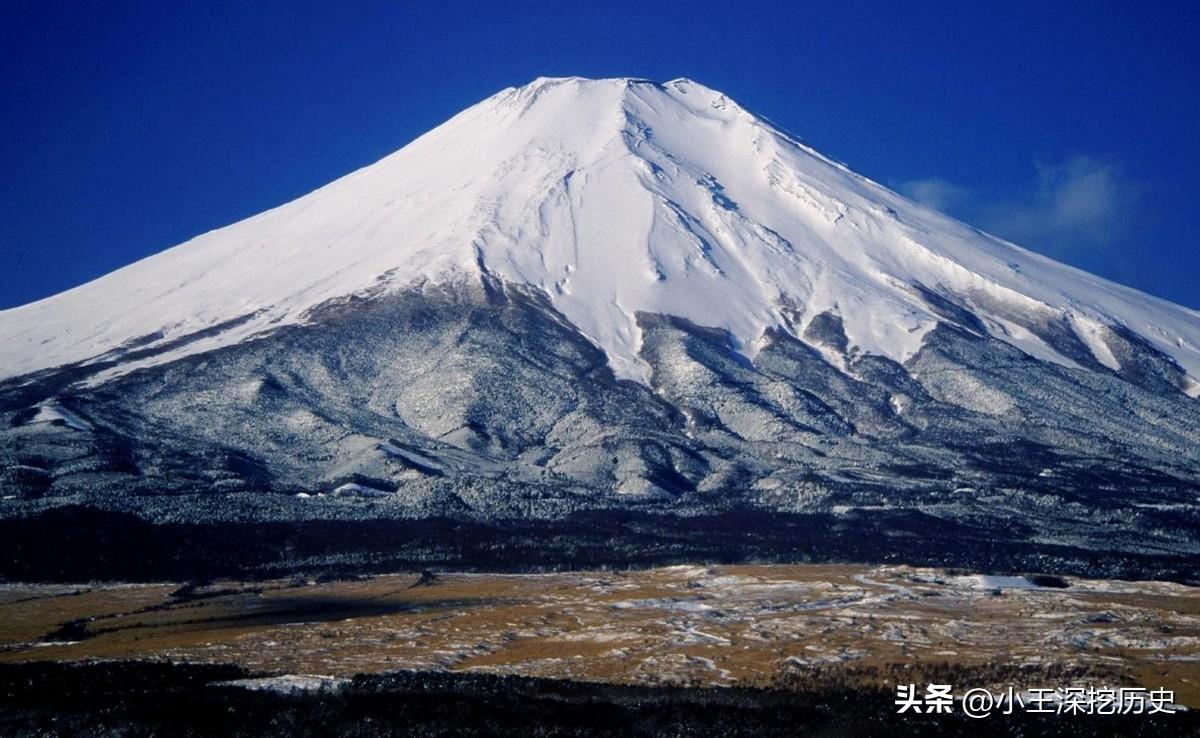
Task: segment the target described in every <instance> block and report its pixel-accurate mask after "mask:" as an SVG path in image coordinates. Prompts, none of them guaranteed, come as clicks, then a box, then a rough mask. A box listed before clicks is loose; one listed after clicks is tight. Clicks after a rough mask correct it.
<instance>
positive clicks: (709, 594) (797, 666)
mask: <svg viewBox="0 0 1200 738" xmlns="http://www.w3.org/2000/svg"><path fill="white" fill-rule="evenodd" d="M1069 583H1070V587H1068V588H1065V589H1036V590H1025V589H1004V590H1003V591H1001V592H999V593H998V594H997V593H996V592H995V591H993V590H992V589H991V588H989V587H986V586H980V583H979V582H978V581H975V580H972V579H970V578H966V577H956V576H954V575H952V574H951V573H948V572H944V571H937V570H931V569H913V568H907V567H866V566H722V567H712V568H705V567H668V568H660V569H652V570H646V571H632V572H577V573H559V574H527V575H500V574H442V575H439V576H437V577H434V578H432V579H430V578H429V577H425V578H421V577H419V576H418V575H415V574H397V575H385V576H374V577H369V578H363V579H356V580H352V581H334V582H321V583H318V582H314V581H304V580H279V581H271V582H258V583H254V584H244V583H239V582H232V581H224V582H215V583H212V584H208V585H205V586H202V587H183V588H179V586H178V585H173V584H172V585H166V584H157V585H120V586H110V585H97V586H70V587H68V586H51V585H16V584H13V585H6V586H4V587H0V662H24V661H34V660H59V661H71V660H87V659H129V658H133V659H146V660H172V661H186V662H199V663H231V664H237V665H241V666H244V667H247V668H249V669H252V670H254V671H261V672H269V673H299V674H326V675H352V674H358V673H374V672H382V671H389V670H394V669H430V670H450V671H482V672H491V673H502V674H519V675H527V676H543V677H554V678H568V679H577V680H587V681H605V682H616V683H631V684H661V683H668V684H705V685H735V684H737V685H752V686H767V685H770V686H784V687H789V688H796V689H801V688H805V686H806V685H811V684H813V683H816V682H817V681H820V682H821V683H826V684H827V683H830V682H831V681H833V682H839V681H844V682H846V683H848V684H860V685H861V684H869V685H874V686H884V687H886V686H888V685H890V684H895V683H896V682H897V681H905V682H907V681H911V682H917V683H919V682H921V681H923V680H930V679H932V678H933V676H934V675H938V674H941V675H942V677H941V678H952V679H954V680H955V682H956V683H957V684H958V685H959V686H960V687H962V686H975V685H980V686H982V685H988V686H997V687H1007V686H1010V685H1012V686H1016V687H1019V688H1028V687H1035V686H1050V687H1057V686H1067V685H1068V684H1070V683H1079V684H1093V685H1097V686H1100V685H1103V684H1108V685H1115V684H1118V683H1120V684H1126V685H1134V684H1136V685H1140V686H1145V687H1152V688H1157V687H1160V686H1161V687H1166V688H1168V689H1173V690H1175V692H1176V696H1177V700H1178V701H1179V702H1181V703H1183V704H1190V705H1193V706H1200V591H1198V590H1196V589H1194V588H1189V587H1186V586H1182V585H1177V584H1169V583H1160V582H1103V581H1090V580H1080V579H1072V580H1070V581H1069Z"/></svg>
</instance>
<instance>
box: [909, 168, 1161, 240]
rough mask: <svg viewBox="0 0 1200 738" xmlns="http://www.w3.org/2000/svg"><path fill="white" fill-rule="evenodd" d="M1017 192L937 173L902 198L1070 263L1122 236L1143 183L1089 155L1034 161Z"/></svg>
mask: <svg viewBox="0 0 1200 738" xmlns="http://www.w3.org/2000/svg"><path fill="white" fill-rule="evenodd" d="M1034 170H1035V171H1034V176H1033V178H1032V179H1031V181H1030V182H1029V183H1028V184H1027V185H1026V186H1025V187H1024V188H1023V189H1022V190H1021V191H1018V192H1016V193H1010V194H1009V195H1007V196H1002V197H996V198H989V197H987V196H986V195H985V194H983V193H982V192H981V191H979V190H974V189H971V188H968V187H965V186H963V185H959V184H956V183H953V182H949V181H946V180H943V179H938V178H929V179H919V180H912V181H909V182H904V183H901V184H900V185H899V189H900V191H901V192H902V193H904V194H905V195H906V196H908V197H910V198H912V199H914V200H916V201H918V202H920V203H923V204H925V205H928V206H930V207H932V208H935V209H937V210H942V211H943V212H946V213H949V214H950V215H953V216H955V217H957V218H960V219H962V220H965V221H967V222H970V223H973V224H975V225H977V226H979V227H980V228H983V229H984V230H986V231H990V232H992V233H995V234H996V235H998V236H1001V237H1003V238H1006V239H1008V240H1010V241H1013V242H1015V243H1018V244H1021V245H1022V246H1028V247H1029V248H1032V249H1036V250H1038V251H1042V252H1043V253H1047V254H1050V255H1052V256H1056V257H1059V258H1065V259H1068V260H1072V261H1093V260H1094V259H1096V258H1097V257H1101V256H1102V254H1101V252H1104V251H1106V250H1108V249H1110V248H1111V247H1113V246H1114V245H1116V244H1117V243H1119V242H1120V241H1121V240H1122V239H1123V238H1124V237H1125V236H1127V235H1128V234H1129V233H1130V232H1131V230H1132V229H1133V227H1134V225H1135V224H1136V220H1137V218H1138V213H1139V211H1140V209H1141V207H1142V204H1143V203H1142V199H1143V195H1144V192H1145V188H1144V187H1142V186H1141V185H1140V184H1139V183H1137V182H1135V181H1134V180H1132V179H1131V178H1129V177H1128V176H1127V175H1126V174H1125V172H1124V170H1123V169H1122V168H1121V167H1120V166H1119V165H1118V164H1117V163H1116V162H1113V161H1110V160H1106V159H1103V158H1099V157H1094V156H1084V155H1079V156H1073V157H1071V158H1069V159H1066V160H1065V161H1061V162H1052V163H1051V162H1035V164H1034Z"/></svg>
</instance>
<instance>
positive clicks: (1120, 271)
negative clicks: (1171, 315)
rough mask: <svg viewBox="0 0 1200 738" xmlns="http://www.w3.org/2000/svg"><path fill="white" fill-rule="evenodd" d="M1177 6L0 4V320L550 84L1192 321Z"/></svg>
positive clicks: (1190, 146)
mask: <svg viewBox="0 0 1200 738" xmlns="http://www.w3.org/2000/svg"><path fill="white" fill-rule="evenodd" d="M985 5H991V6H992V7H985ZM185 6H186V7H185ZM1197 7H1198V4H1196V3H1188V2H1178V3H1154V2H1139V3H1132V2H1127V1H1126V2H1108V3H1106V2H1093V3H1080V2H1064V3H1051V2H1031V3H1020V2H1016V3H1014V2H1005V3H992V4H984V3H976V2H966V1H965V0H964V1H963V2H956V3H938V2H921V3H904V2H882V1H874V2H847V1H845V0H841V1H839V2H826V3H803V2H797V3H753V2H739V3H702V2H680V3H657V2H648V1H645V0H639V1H638V2H628V3H618V2H600V1H599V0H597V1H596V2H589V3H574V2H554V3H551V2H524V3H472V2H464V3H454V2H400V3H369V2H347V3H330V2H322V3H315V2H314V3H304V2H296V1H294V0H293V1H289V2H253V3H248V2H238V3H229V4H224V3H198V2H197V3H174V2H158V1H157V0H156V1H155V2H146V3H125V2H105V3H99V2H95V3H87V2H74V3H69V4H62V5H57V4H56V3H53V2H25V3H15V2H9V3H6V4H5V6H4V9H3V13H0V174H2V175H3V176H0V308H5V307H11V306H14V305H18V304H22V303H25V302H28V301H31V300H34V299H37V298H40V297H43V296H46V295H49V294H52V293H54V292H58V291H60V290H63V289H66V288H68V287H71V286H74V285H77V284H80V283H82V282H84V281H87V280H89V279H93V278H95V277H97V276H100V275H101V274H104V273H105V272H108V271H110V270H112V269H114V268H117V267H119V266H121V265H124V264H127V263H129V262H132V261H134V260H136V259H138V258H141V257H143V256H146V255H148V254H151V253H153V252H155V251H159V250H161V249H163V248H166V247H168V246H171V245H174V244H176V243H179V242H181V241H184V240H186V239H187V238H189V237H191V236H194V235H196V234H198V233H200V232H203V231H206V230H209V229H212V228H215V227H219V226H222V225H225V224H228V223H230V222H233V221H235V220H238V219H240V218H243V217H245V216H248V215H252V214H254V213H256V212H259V211H261V210H263V209H266V208H268V207H272V206H275V205H278V204H280V203H282V202H285V201H287V200H289V199H291V198H294V197H296V196H298V195H301V194H303V193H305V192H307V191H309V190H311V189H314V188H315V187H318V186H320V185H322V184H324V183H326V182H328V181H330V180H332V179H334V178H336V177H338V176H340V175H342V174H345V173H347V172H349V171H351V170H353V169H356V168H358V167H360V166H362V165H365V164H368V163H370V162H372V161H374V160H376V159H378V158H380V157H381V156H383V155H385V154H387V153H389V152H391V151H393V150H395V149H397V148H399V147H400V146H402V145H404V144H405V143H407V142H408V141H410V140H411V139H412V138H414V137H416V136H417V135H419V134H420V133H422V132H424V131H425V130H427V129H429V128H431V127H432V126H434V125H436V124H438V123H439V122H441V121H442V120H444V119H446V118H448V117H449V116H451V115H452V114H454V113H455V112H457V111H458V110H460V109H462V108H464V107H466V106H468V105H470V104H472V103H474V102H477V101H478V100H480V99H482V98H484V97H486V96H487V95H489V94H491V93H492V92H495V91H496V90H498V89H500V88H502V87H506V86H509V85H514V84H522V83H524V82H527V81H529V80H530V79H532V78H534V77H537V76H541V75H546V76H560V75H572V74H578V75H584V76H639V77H649V78H651V79H658V80H668V79H671V78H674V77H680V76H686V77H691V78H694V79H696V80H698V81H700V82H702V83H704V84H707V85H709V86H710V87H715V88H717V89H720V90H722V91H724V92H726V93H727V94H729V95H730V96H731V97H733V98H734V99H736V100H738V101H739V102H740V103H742V104H743V105H745V106H746V107H748V108H750V109H751V110H753V111H755V112H757V113H759V114H761V115H765V116H767V117H768V118H771V119H772V120H773V121H775V122H776V123H777V124H779V125H781V126H782V127H784V128H786V129H788V130H790V131H792V132H794V133H796V134H798V135H799V136H801V137H803V138H805V139H806V140H807V141H809V142H810V143H811V144H813V145H814V146H816V147H817V148H818V149H820V150H822V151H823V152H825V153H826V154H828V155H830V156H832V157H834V158H837V159H840V160H842V161H845V162H846V163H848V164H849V165H850V166H852V167H854V168H855V169H857V170H858V171H860V172H863V173H864V174H866V175H868V176H870V177H872V178H874V179H876V180H878V181H881V182H883V183H885V184H888V185H890V186H892V187H894V188H897V189H900V190H902V191H904V192H906V193H908V194H910V195H911V196H914V197H917V198H919V199H923V200H925V201H928V202H931V203H935V204H938V205H939V206H941V207H942V208H943V209H945V210H947V211H948V212H950V213H951V214H953V215H956V216H958V217H960V218H963V219H964V220H967V221H969V222H972V223H975V224H977V225H980V226H982V227H985V228H987V229H989V230H993V231H995V232H998V233H1000V234H1001V235H1005V236H1008V237H1010V238H1012V239H1013V240H1016V241H1018V242H1020V243H1022V244H1024V245H1026V246H1029V247H1031V248H1034V249H1038V250H1041V251H1044V252H1046V253H1049V254H1051V255H1054V256H1056V257H1058V258H1060V259H1063V260H1065V261H1067V262H1069V263H1073V264H1076V265H1078V266H1082V267H1084V268H1087V269H1090V270H1092V271H1095V272H1098V273H1100V274H1102V275H1104V276H1106V277H1109V278H1111V279H1115V280H1117V281H1120V282H1123V283H1126V284H1130V285H1133V286H1135V287H1138V288H1141V289H1144V290H1147V291H1149V292H1153V293H1155V294H1158V295H1161V296H1164V297H1167V298H1170V299H1172V300H1175V301H1178V302H1182V303H1184V304H1186V305H1189V306H1191V307H1200V248H1198V247H1200V227H1198V225H1197V223H1198V220H1200V208H1198V206H1197V203H1196V201H1195V197H1196V194H1197V193H1200V147H1198V142H1197V139H1198V138H1200V137H1198V135H1197V131H1198V130H1200V121H1198V117H1200V116H1198V113H1200V52H1198V51H1197V49H1200V43H1197V41H1196V39H1197V38H1198V37H1200V28H1198V23H1197V21H1198V20H1200V11H1198V10H1197V9H1196V8H1197Z"/></svg>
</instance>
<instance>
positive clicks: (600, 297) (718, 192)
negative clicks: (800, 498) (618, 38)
mask: <svg viewBox="0 0 1200 738" xmlns="http://www.w3.org/2000/svg"><path fill="white" fill-rule="evenodd" d="M481 273H482V274H487V275H491V276H494V277H496V278H498V279H502V280H505V281H508V282H511V283H516V284H524V285H528V286H530V287H533V288H535V289H537V290H539V291H540V292H543V293H544V294H545V295H546V296H547V297H548V299H549V300H550V302H551V304H552V305H553V306H554V308H555V309H556V310H557V311H559V312H560V313H561V314H562V315H563V316H564V317H565V318H566V319H567V320H569V321H570V322H571V323H572V324H573V325H574V326H576V327H577V328H578V329H579V330H580V331H581V332H582V333H583V335H585V336H586V337H588V338H589V339H590V340H591V341H593V342H594V343H595V344H597V345H598V346H599V347H600V348H602V349H603V350H604V352H605V354H606V355H607V357H608V361H609V363H610V365H611V366H612V368H613V369H614V370H615V372H616V374H617V375H618V376H620V377H625V378H630V379H636V380H638V381H640V382H643V383H646V382H648V381H649V371H650V368H649V366H648V364H647V363H646V361H645V359H644V358H643V357H641V356H640V355H639V352H640V350H641V347H642V330H641V329H640V328H639V326H638V320H637V315H638V313H656V314H665V315H673V316H677V317H680V318H684V319H687V320H689V321H691V322H693V323H695V324H697V325H702V326H708V327H713V328H718V329H721V330H724V331H726V332H727V334H728V337H729V341H730V344H731V348H732V349H733V350H735V351H736V352H738V353H739V354H740V355H742V356H743V357H745V358H746V359H749V360H752V359H753V358H754V356H755V354H756V353H757V351H758V348H759V345H760V342H761V340H762V338H763V336H764V333H765V331H767V330H768V329H779V330H783V331H786V332H788V333H790V334H792V335H794V336H796V337H797V338H800V339H802V340H804V336H805V333H806V331H810V330H812V331H817V330H819V329H821V327H822V326H824V325H825V324H826V323H828V322H829V321H830V320H836V321H838V322H839V323H840V325H841V330H842V331H843V332H844V336H845V341H846V344H847V347H848V348H849V349H850V350H851V351H854V352H858V353H863V354H874V355H879V356H884V357H887V358H890V359H893V360H895V361H900V362H903V361H905V360H907V359H908V358H910V357H911V356H912V355H913V354H914V353H915V352H916V351H917V350H918V349H919V348H920V347H921V345H922V341H923V339H924V337H925V335H926V334H927V333H928V332H929V331H930V330H931V329H932V328H933V327H934V326H935V325H937V324H938V322H939V321H944V320H946V319H947V313H946V310H947V307H946V303H947V302H952V303H954V304H955V305H956V306H958V307H961V308H962V309H964V310H966V311H968V312H970V313H971V314H972V315H973V316H974V317H976V318H977V319H978V320H977V324H976V323H975V322H974V321H973V324H972V328H975V329H977V330H979V331H981V332H984V333H986V334H987V335H990V336H994V337H996V338H999V339H1001V340H1003V341H1005V342H1008V343H1010V344H1013V345H1015V346H1017V347H1018V348H1020V349H1021V350H1022V351H1024V352H1026V353H1028V354H1029V355H1031V356H1034V357H1037V358H1039V359H1044V360H1048V361H1052V362H1055V363H1058V364H1061V365H1064V366H1088V365H1094V364H1099V365H1102V366H1104V367H1107V368H1109V369H1112V370H1115V371H1118V372H1120V371H1121V370H1122V367H1121V364H1120V360H1119V358H1118V354H1119V353H1120V351H1121V349H1120V348H1119V346H1114V345H1112V344H1114V343H1116V344H1120V343H1121V342H1122V340H1123V339H1121V338H1120V337H1119V336H1117V335H1116V334H1114V333H1113V331H1114V329H1115V330H1117V331H1121V332H1125V331H1128V332H1131V333H1133V334H1136V335H1137V336H1139V337H1140V338H1141V339H1144V340H1145V341H1146V342H1147V343H1148V345H1150V346H1152V347H1153V348H1154V349H1156V350H1157V351H1160V352H1162V353H1163V354H1165V355H1166V356H1169V357H1171V359H1172V360H1173V361H1174V362H1176V363H1177V364H1178V365H1179V367H1180V369H1181V370H1182V371H1181V372H1180V374H1179V377H1178V378H1177V379H1178V382H1179V383H1180V387H1181V388H1182V389H1185V390H1187V391H1188V392H1189V393H1192V394H1195V393H1196V392H1197V391H1198V390H1200V384H1197V383H1196V382H1195V379H1194V378H1195V377H1198V376H1200V316H1198V314H1197V313H1196V312H1194V311H1190V310H1187V309H1184V308H1181V307H1178V306H1175V305H1172V304H1169V303H1167V302H1165V301H1162V300H1158V299H1155V298H1153V297H1150V296H1148V295H1145V294H1142V293H1139V292H1136V291H1134V290H1131V289H1127V288H1124V287H1120V286H1118V285H1115V284H1112V283H1110V282H1107V281H1105V280H1102V279H1099V278H1096V277H1094V276H1091V275H1088V274H1085V273H1083V272H1080V271H1078V270H1075V269H1071V268H1068V267H1065V266H1063V265H1060V264H1057V263H1055V262H1053V261H1051V260H1049V259H1046V258H1045V257H1041V256H1038V255H1036V254H1033V253H1030V252H1028V251H1025V250H1022V249H1020V248H1017V247H1015V246H1013V245H1011V244H1008V243H1006V242H1003V241H1000V240H998V239H995V238H992V237H990V236H988V235H985V234H982V233H980V232H979V231H977V230H974V229H972V228H970V227H967V226H965V225H963V224H961V223H958V222H956V221H954V220H951V219H949V218H946V217H944V216H942V215H939V214H937V213H935V212H932V211H930V210H928V209H926V208H923V207H921V206H918V205H916V204H914V203H912V202H910V201H908V200H906V199H904V198H903V197H900V196H899V195H897V194H895V193H893V192H891V191H889V190H887V189H885V188H883V187H881V186H879V185H877V184H875V183H874V182H871V181H870V180H868V179H866V178H864V177H862V176H860V175H857V174H855V173H853V172H851V171H849V170H848V169H847V168H845V167H844V166H842V165H840V164H837V163H836V162H833V161H831V160H829V159H827V158H825V157H823V156H821V155H820V154H818V153H817V152H815V151H813V150H812V149H810V148H808V147H806V146H804V145H803V144H801V143H799V142H798V141H797V140H796V139H794V138H792V137H790V136H789V135H787V134H786V133H783V132H782V131H780V130H778V129H776V128H775V127H773V126H772V125H770V124H769V123H767V122H765V121H763V120H762V119H760V118H757V117H755V116H754V115H752V114H750V113H748V112H747V111H746V110H744V109H743V108H741V107H740V106H738V105H737V104H736V103H735V102H733V101H732V100H730V99H729V98H728V97H726V96H725V95H723V94H721V93H720V92H717V91H715V90H711V89H709V88H707V87H704V86H703V85H700V84H698V83H696V82H692V81H690V80H686V79H678V80H674V81H672V82H668V83H666V84H656V83H653V82H648V81H645V80H636V79H605V80H588V79H580V78H566V79H539V80H536V81H534V82H532V83H530V84H528V85H526V86H524V87H519V88H510V89H506V90H503V91H501V92H499V93H497V94H496V95H493V96H492V97H490V98H488V99H486V100H484V101H483V102H481V103H479V104H477V105H475V106H473V107H471V108H468V109H467V110H465V111H463V112H462V113H460V114H459V115H457V116H455V117H454V118H452V119H450V120H449V121H447V122H446V123H444V124H443V125H441V126H439V127H437V128H435V129H434V130H432V131H430V132H429V133H428V134H426V135H424V136H422V137H421V138H419V139H417V140H416V141H414V142H412V143H411V144H409V145H408V146H406V147H404V148H403V149H401V150H400V151H398V152H396V153H395V154H392V155H391V156H389V157H387V158H385V159H383V160H381V161H380V162H378V163H376V164H374V165H371V166H369V167H366V168H364V169H362V170H359V171H357V172H354V173H353V174H350V175H348V176H346V177H343V178H342V179H340V180H338V181H336V182H334V183H332V184H330V185H328V186H326V187H323V188H321V189H319V190H317V191H316V192H313V193H311V194H309V195H307V196H305V197H302V198H300V199H298V200H296V201H294V202H291V203H288V204H286V205H283V206H281V207H279V208H276V209H274V210H271V211H268V212H265V213H263V214H261V215H258V216H255V217H252V218H249V219H247V220H245V221H242V222H240V223H237V224H235V225H232V226H229V227H227V228H223V229H220V230H217V231H213V232H211V233H207V234H204V235H202V236H199V237H197V238H195V239H193V240H191V241H189V242H187V243H185V244H182V245H180V246H178V247H175V248H173V249H170V250H168V251H165V252H163V253H161V254H158V255H156V256H153V257H151V258H148V259H145V260H143V261H140V262H138V263H136V264H134V265H131V266H129V267H126V268H124V269H122V270H119V271H117V272H115V273H113V274H110V275H108V276H106V277H103V278H101V279H98V280H96V281H94V282H92V283H90V284H87V285H84V286H82V287H79V288H77V289H74V290H71V291H69V292H66V293H63V294H61V295H58V296H55V297H52V298H49V299H46V300H42V301H40V302H37V303H34V304H32V305H27V306H24V307H21V308H17V309H14V310H7V311H3V312H0V347H2V348H0V378H3V377H12V376H16V375H21V374H27V373H29V372H33V371H38V370H42V369H46V368H50V367H54V366H61V365H64V364H72V363H77V362H88V361H96V360H97V358H98V357H101V356H104V355H105V354H106V353H107V352H111V351H114V350H119V349H121V348H123V347H128V346H131V345H137V346H138V347H139V349H141V350H142V351H143V352H145V351H147V350H150V351H153V358H146V359H142V360H137V361H128V362H123V363H121V364H120V365H119V366H116V367H114V368H113V369H111V370H110V371H109V372H108V373H107V374H104V375H101V378H103V377H106V376H112V375H114V374H116V373H121V372H124V371H128V370H130V369H133V368H136V367H140V366H146V365H151V364H156V363H161V362H163V361H169V360H172V359H175V358H178V357H180V356H183V355H186V354H189V353H193V352H196V351H205V350H211V349H213V348H216V347H219V346H224V345H228V344H231V343H235V342H238V341H241V340H244V339H246V338H248V337H251V336H255V335H258V334H261V333H263V332H264V331H270V330H275V329H277V328H278V327H279V326H281V325H288V324H293V323H302V322H305V321H306V320H307V317H306V316H308V314H309V313H310V311H312V310H313V309H314V308H316V307H317V306H319V305H322V304H324V303H326V302H328V301H330V300H334V299H344V298H347V297H349V296H353V295H363V294H379V293H380V292H387V291H389V290H397V289H405V288H409V287H412V286H413V285H415V284H420V283H430V282H445V281H448V280H456V279H461V278H464V277H466V278H467V279H477V278H478V277H479V276H480V274H481ZM838 340H839V341H840V340H841V339H840V338H839V339H838ZM813 343H814V345H816V346H817V347H819V348H821V349H822V350H824V349H825V348H826V347H825V346H824V345H823V344H822V343H821V342H820V341H815V342H813ZM167 347H174V348H167ZM158 348H162V349H164V350H162V351H155V349H158ZM827 353H828V352H827ZM838 353H840V352H834V353H832V354H830V356H831V357H832V359H833V360H834V361H835V362H841V359H840V358H839V357H838Z"/></svg>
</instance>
